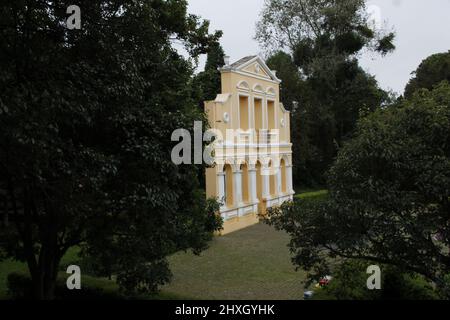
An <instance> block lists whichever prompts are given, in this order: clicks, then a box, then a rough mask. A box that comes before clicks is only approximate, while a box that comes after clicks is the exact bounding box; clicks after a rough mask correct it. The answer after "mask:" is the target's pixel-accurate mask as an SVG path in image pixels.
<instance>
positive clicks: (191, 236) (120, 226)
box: [0, 0, 221, 299]
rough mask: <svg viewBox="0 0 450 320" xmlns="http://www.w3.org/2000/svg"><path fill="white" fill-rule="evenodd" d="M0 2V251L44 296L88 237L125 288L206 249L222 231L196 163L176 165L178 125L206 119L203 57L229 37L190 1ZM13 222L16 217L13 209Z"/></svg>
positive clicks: (151, 282)
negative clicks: (75, 5) (197, 85)
mask: <svg viewBox="0 0 450 320" xmlns="http://www.w3.org/2000/svg"><path fill="white" fill-rule="evenodd" d="M71 4H72V2H71V1H59V2H54V1H27V0H21V1H16V0H14V1H4V2H2V4H1V6H0V17H1V21H2V24H1V27H0V38H1V46H0V48H1V49H0V91H1V92H2V96H1V97H0V124H1V125H0V189H1V192H0V194H1V195H2V196H3V198H4V200H5V202H6V206H4V207H0V213H1V214H2V215H4V216H6V215H8V217H9V219H8V220H9V224H8V225H2V226H1V228H0V252H1V251H3V253H4V254H6V256H7V257H12V258H15V259H18V260H21V261H26V263H27V265H28V268H29V271H30V275H31V278H32V282H33V287H34V294H35V297H36V298H37V299H52V298H54V288H55V280H56V277H57V273H58V266H59V264H60V260H61V258H62V257H63V255H64V254H65V252H66V251H67V250H68V249H69V248H71V247H73V246H80V247H81V248H82V252H83V254H88V255H90V256H92V257H94V258H95V259H96V260H97V262H98V263H99V264H100V267H101V269H102V271H103V273H104V274H105V275H111V274H114V275H116V278H117V282H118V284H119V285H120V287H121V288H122V289H123V290H125V291H126V292H136V291H138V292H154V291H156V289H157V288H158V285H161V284H163V283H165V282H167V281H168V280H169V278H170V270H169V268H168V263H167V261H166V256H167V255H169V254H172V253H173V252H176V251H178V250H188V249H189V248H192V249H193V250H194V252H195V253H198V252H200V251H201V250H202V249H204V248H206V246H207V241H208V240H209V239H210V238H211V236H212V233H213V231H214V230H217V229H218V228H220V222H221V221H220V218H219V217H218V216H217V215H216V213H215V212H216V209H217V204H216V203H215V202H214V201H212V200H211V201H208V202H206V200H205V198H204V194H203V193H202V192H200V191H199V188H200V186H199V184H198V179H197V169H198V168H196V167H194V166H176V165H174V164H173V163H172V162H171V159H170V154H171V150H172V147H173V146H174V144H173V143H172V142H170V136H171V133H172V132H173V130H175V129H177V128H191V127H192V125H193V121H194V120H202V119H203V118H204V116H203V115H202V113H201V112H199V110H198V108H197V107H196V101H195V100H194V99H193V98H192V96H191V92H192V90H191V87H190V85H189V83H190V82H191V77H192V69H193V68H192V64H191V63H190V62H189V61H188V60H186V59H184V58H183V57H182V56H180V55H179V54H178V53H177V51H176V50H175V49H174V48H173V45H172V44H173V42H174V41H179V42H181V43H183V44H184V45H185V47H186V48H187V50H188V52H189V54H190V56H191V57H194V58H195V57H196V56H198V55H199V54H202V53H204V52H206V51H207V50H208V47H209V45H210V44H212V43H216V42H217V41H218V38H219V36H220V33H216V34H209V33H208V23H207V22H202V21H201V20H200V19H199V18H198V17H196V16H194V15H188V14H187V2H186V1H184V0H169V1H162V0H139V1H132V2H130V1H121V0H113V1H104V0H89V1H88V0H86V1H79V6H80V8H81V12H82V15H81V16H82V27H81V30H68V29H67V28H65V19H66V8H67V7H68V6H69V5H71ZM5 220H6V219H5Z"/></svg>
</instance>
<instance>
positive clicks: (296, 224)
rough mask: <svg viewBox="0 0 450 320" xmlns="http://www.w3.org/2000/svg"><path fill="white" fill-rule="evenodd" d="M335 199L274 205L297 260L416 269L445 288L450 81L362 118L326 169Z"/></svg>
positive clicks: (449, 267)
mask: <svg viewBox="0 0 450 320" xmlns="http://www.w3.org/2000/svg"><path fill="white" fill-rule="evenodd" d="M329 188H330V198H329V200H328V201H326V202H324V203H321V204H313V205H308V204H304V203H302V201H299V202H296V203H294V204H288V205H285V206H283V207H282V208H280V209H274V210H272V211H271V212H270V214H269V217H270V218H271V220H270V221H269V223H271V224H273V225H275V226H276V227H277V228H279V229H283V230H286V231H287V232H288V233H289V234H290V235H291V237H292V241H291V248H292V250H293V252H294V254H295V257H294V262H295V264H296V265H298V266H300V267H303V268H306V269H307V270H310V271H311V272H312V274H314V273H316V275H323V274H327V273H328V272H329V271H330V270H329V267H330V265H329V261H330V260H329V258H330V257H331V258H335V257H341V258H350V259H364V260H368V261H372V262H375V263H379V264H387V265H394V266H397V267H399V268H400V269H402V270H407V271H411V272H415V273H418V274H421V275H423V276H425V277H426V278H427V279H429V280H431V281H433V282H435V283H436V284H437V285H438V286H439V287H440V288H441V289H443V290H446V292H447V295H449V291H448V282H447V281H446V279H448V274H449V273H450V256H449V251H448V248H449V245H450V221H449V212H450V85H449V84H448V83H446V82H443V83H442V84H440V85H439V86H437V87H436V88H435V89H434V90H432V91H428V90H426V89H423V90H419V91H418V92H417V93H416V94H415V95H414V96H413V98H412V99H411V100H404V101H402V102H400V103H399V104H398V105H395V106H392V107H389V108H386V109H382V110H378V111H376V112H374V113H373V114H371V115H368V116H367V117H365V118H363V119H361V120H360V122H359V124H358V128H357V131H356V134H355V137H354V138H353V139H352V140H350V141H349V142H348V143H346V145H345V147H344V148H343V149H342V150H341V151H340V152H339V155H338V158H337V160H336V163H335V164H334V166H333V167H332V169H331V170H330V172H329Z"/></svg>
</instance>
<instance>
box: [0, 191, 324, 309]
mask: <svg viewBox="0 0 450 320" xmlns="http://www.w3.org/2000/svg"><path fill="white" fill-rule="evenodd" d="M327 194H328V192H327V191H326V190H320V191H307V192H303V193H300V194H298V195H296V198H299V199H302V200H306V201H321V200H322V199H324V198H326V196H327ZM288 242H289V237H288V235H287V234H286V233H284V232H278V231H276V230H274V229H273V228H272V227H269V226H267V225H265V224H262V223H260V224H258V225H255V226H253V227H250V228H247V229H244V230H241V231H238V232H234V233H232V234H229V235H226V236H223V237H217V238H215V239H214V240H213V241H212V242H211V244H210V248H209V249H208V250H206V251H205V252H203V253H202V254H201V255H200V256H195V255H193V254H191V253H178V254H175V255H173V256H172V257H170V258H169V262H170V268H171V270H172V272H173V275H174V277H173V281H172V282H171V283H170V284H169V285H166V286H164V287H163V288H162V291H161V293H160V294H159V295H158V296H156V297H142V298H151V299H182V298H183V299H200V300H202V299H225V300H228V299H237V300H239V299H274V300H277V299H301V298H302V297H303V291H304V290H303V283H302V282H303V280H304V279H305V273H304V272H303V271H298V272H296V271H295V268H294V266H293V265H292V263H291V256H290V253H289V249H288V247H287V244H288ZM77 252H78V251H77V250H76V249H72V250H70V251H69V252H68V253H67V255H66V256H65V257H64V259H63V261H62V263H61V264H62V265H63V266H65V265H69V264H71V263H72V262H74V261H77V259H78V257H77ZM11 272H19V273H27V272H28V271H27V268H26V266H25V264H23V263H19V262H14V261H10V260H7V261H3V262H0V299H7V298H8V297H7V288H6V279H7V276H8V274H9V273H11ZM65 276H66V275H65V273H64V272H63V271H62V272H61V274H60V277H61V278H63V279H64V277H65ZM83 285H85V286H89V287H91V288H92V287H95V288H101V289H103V290H104V291H105V292H107V293H117V291H118V288H117V285H116V284H115V282H114V281H111V280H108V279H104V278H95V277H90V276H87V275H83V277H82V286H83Z"/></svg>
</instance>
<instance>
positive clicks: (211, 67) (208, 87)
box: [194, 42, 225, 109]
mask: <svg viewBox="0 0 450 320" xmlns="http://www.w3.org/2000/svg"><path fill="white" fill-rule="evenodd" d="M224 65H225V52H224V51H223V48H222V46H221V45H220V43H219V42H216V43H214V44H212V45H211V47H210V48H209V51H208V54H207V58H206V63H205V69H204V70H203V71H202V72H200V73H199V74H198V75H196V76H195V78H194V87H195V88H196V89H197V90H198V91H197V94H198V96H199V98H198V99H199V104H200V107H201V108H202V109H203V107H204V102H205V101H209V100H214V99H215V98H216V96H217V95H218V94H219V93H220V92H221V76H220V71H219V69H220V68H221V67H223V66H224Z"/></svg>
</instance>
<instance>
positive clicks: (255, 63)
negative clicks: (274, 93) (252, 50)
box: [223, 56, 281, 83]
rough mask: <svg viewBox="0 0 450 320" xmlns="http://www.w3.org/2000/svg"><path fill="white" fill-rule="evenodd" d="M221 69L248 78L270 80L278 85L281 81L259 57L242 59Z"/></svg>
mask: <svg viewBox="0 0 450 320" xmlns="http://www.w3.org/2000/svg"><path fill="white" fill-rule="evenodd" d="M223 69H224V70H226V69H231V70H235V71H239V72H242V73H245V74H248V75H250V76H256V77H258V78H263V79H267V80H272V81H275V82H278V83H280V82H281V80H280V79H278V78H277V76H276V72H275V71H273V70H270V68H269V67H268V66H267V64H266V63H265V62H264V60H263V59H262V58H261V57H260V56H249V57H245V58H242V59H241V60H239V61H236V62H235V63H233V64H231V65H230V66H225V67H224V68H223Z"/></svg>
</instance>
